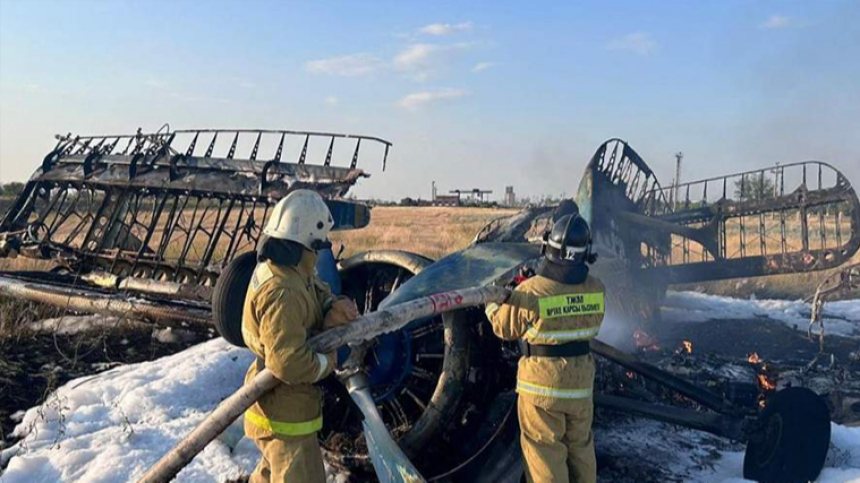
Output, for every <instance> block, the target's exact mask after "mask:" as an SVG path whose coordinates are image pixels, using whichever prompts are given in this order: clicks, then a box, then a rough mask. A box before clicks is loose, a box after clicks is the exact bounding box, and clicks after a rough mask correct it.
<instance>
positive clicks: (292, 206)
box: [263, 190, 334, 250]
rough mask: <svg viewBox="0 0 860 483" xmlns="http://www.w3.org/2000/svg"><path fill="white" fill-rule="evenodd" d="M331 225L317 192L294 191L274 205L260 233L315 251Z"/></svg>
mask: <svg viewBox="0 0 860 483" xmlns="http://www.w3.org/2000/svg"><path fill="white" fill-rule="evenodd" d="M333 226H334V220H332V217H331V212H330V211H329V209H328V206H326V204H325V201H324V200H323V198H322V196H320V195H319V193H317V192H316V191H311V190H296V191H293V192H292V193H290V194H288V195H287V196H286V197H285V198H283V199H282V200H281V201H279V202H278V204H277V205H275V208H274V209H273V210H272V214H271V215H270V216H269V220H268V221H267V222H266V227H265V228H263V234H264V235H266V236H270V237H272V238H278V239H280V240H290V241H294V242H296V243H298V244H300V245H303V246H304V247H305V248H307V249H309V250H317V249H318V248H319V246H320V244H321V243H322V242H324V241H326V237H328V232H329V231H331V229H332V227H333Z"/></svg>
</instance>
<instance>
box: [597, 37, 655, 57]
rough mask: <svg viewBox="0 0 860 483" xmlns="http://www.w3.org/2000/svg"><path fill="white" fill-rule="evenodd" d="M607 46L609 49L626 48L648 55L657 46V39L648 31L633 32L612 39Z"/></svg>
mask: <svg viewBox="0 0 860 483" xmlns="http://www.w3.org/2000/svg"><path fill="white" fill-rule="evenodd" d="M606 48H607V49H609V50H626V51H629V52H634V53H637V54H639V55H648V54H650V53H651V52H653V51H654V49H656V48H657V41H656V40H654V38H653V37H652V36H651V34H650V33H648V32H633V33H631V34H627V35H625V36H624V37H621V38H617V39H615V40H612V41H610V42H609V43H608V44H607V45H606Z"/></svg>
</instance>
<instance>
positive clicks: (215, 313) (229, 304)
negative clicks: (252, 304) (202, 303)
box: [212, 252, 257, 347]
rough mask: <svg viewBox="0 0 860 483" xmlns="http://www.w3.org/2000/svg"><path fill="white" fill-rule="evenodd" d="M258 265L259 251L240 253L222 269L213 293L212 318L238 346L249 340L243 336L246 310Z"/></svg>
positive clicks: (220, 333)
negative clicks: (246, 300) (248, 295)
mask: <svg viewBox="0 0 860 483" xmlns="http://www.w3.org/2000/svg"><path fill="white" fill-rule="evenodd" d="M256 266H257V253H256V252H246V253H243V254H241V255H239V256H238V257H236V258H234V259H233V260H232V261H231V262H230V263H229V264H228V265H227V268H225V269H224V271H223V272H221V276H220V277H218V281H217V282H215V290H214V291H213V292H212V321H213V322H214V324H215V329H216V330H217V331H218V334H219V335H220V336H221V337H223V338H224V340H226V341H227V342H229V343H231V344H233V345H235V346H237V347H245V340H244V339H242V311H243V310H244V308H245V294H247V293H248V285H249V284H250V283H251V276H253V275H254V268H255V267H256Z"/></svg>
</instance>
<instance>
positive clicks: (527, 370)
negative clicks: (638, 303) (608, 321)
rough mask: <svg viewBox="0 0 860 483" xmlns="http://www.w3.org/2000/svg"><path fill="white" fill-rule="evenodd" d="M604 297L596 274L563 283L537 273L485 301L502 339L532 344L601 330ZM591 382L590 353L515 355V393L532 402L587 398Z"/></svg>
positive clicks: (547, 404) (556, 403)
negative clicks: (499, 300) (499, 299)
mask: <svg viewBox="0 0 860 483" xmlns="http://www.w3.org/2000/svg"><path fill="white" fill-rule="evenodd" d="M604 299H605V287H604V286H603V283H602V282H601V281H600V280H598V279H597V278H596V277H593V276H590V275H589V276H588V277H587V278H586V279H585V281H584V282H583V283H581V284H576V285H568V284H563V283H559V282H556V281H554V280H551V279H549V278H546V277H542V276H540V275H537V276H534V277H532V278H530V279H528V280H526V281H525V282H523V283H521V284H520V285H519V286H517V288H516V289H515V290H514V291H513V293H511V296H510V297H509V298H508V300H507V301H506V302H505V303H503V304H502V305H497V304H490V305H489V306H488V307H487V317H488V318H489V320H490V323H491V324H492V326H493V332H494V333H495V334H496V335H497V336H498V337H500V338H502V339H504V340H517V339H524V340H525V341H527V342H528V343H530V344H536V345H558V344H564V343H567V342H572V341H589V340H591V339H593V338H595V337H596V336H597V333H598V332H599V331H600V325H601V323H602V322H603V314H604V312H605V300H604ZM593 386H594V359H593V357H592V356H591V355H585V356H579V357H534V356H533V357H522V358H520V361H519V365H518V368H517V393H518V394H519V395H520V397H522V398H524V399H526V400H528V401H529V402H530V403H532V404H534V405H536V406H539V407H542V408H545V409H548V410H553V409H559V408H560V406H563V405H567V404H568V403H569V402H571V401H580V400H588V401H590V400H591V396H592V387H593Z"/></svg>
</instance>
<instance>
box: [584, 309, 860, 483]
mask: <svg viewBox="0 0 860 483" xmlns="http://www.w3.org/2000/svg"><path fill="white" fill-rule="evenodd" d="M648 330H649V334H650V336H651V337H652V338H653V340H652V342H655V344H654V345H651V346H646V347H641V348H639V349H637V350H638V354H639V356H640V357H641V358H642V359H644V360H646V361H648V362H650V363H653V364H655V365H658V366H660V367H662V368H665V369H667V370H670V371H671V372H674V373H679V374H683V375H684V376H685V378H687V379H688V380H693V381H695V382H697V383H698V384H700V385H707V386H709V387H712V389H714V390H716V391H717V392H722V393H723V394H724V395H725V396H727V397H729V399H732V400H733V401H735V402H737V403H739V404H745V405H747V406H749V405H750V404H751V403H752V402H754V401H755V400H754V399H753V400H750V399H747V400H741V399H743V398H737V397H736V396H733V395H730V394H728V393H726V392H723V391H721V390H720V386H719V382H715V381H716V379H715V378H714V377H713V375H714V374H715V373H720V372H722V373H732V372H733V371H732V370H731V368H737V367H749V368H750V373H749V375H748V377H751V378H752V380H754V377H755V374H768V376H769V379H770V380H772V381H773V382H774V383H775V384H779V387H780V388H781V387H783V386H782V384H783V383H784V382H785V381H782V382H780V377H781V376H782V377H783V378H784V379H788V378H790V377H792V376H793V375H796V374H797V373H798V372H799V371H801V370H802V369H803V368H804V367H805V366H806V365H807V364H808V363H809V362H810V361H812V360H813V358H814V357H815V355H816V354H817V353H818V344H817V341H816V342H811V341H810V340H809V339H808V338H807V335H806V332H805V331H799V330H795V329H792V328H790V327H788V326H787V325H784V324H782V323H779V322H776V321H773V320H766V319H757V318H752V319H745V320H713V321H708V322H701V323H686V322H666V323H663V322H661V323H659V324H656V325H655V327H653V328H649V329H648ZM684 341H688V342H690V343H691V344H692V353H689V352H687V351H686V350H685V348H684ZM858 349H860V346H858V342H857V340H856V339H849V338H845V337H839V336H827V337H826V339H825V350H826V351H828V352H831V353H833V354H834V355H835V360H836V366H835V367H834V368H833V369H828V368H825V367H822V366H819V367H820V369H819V370H818V371H814V372H813V374H814V375H815V376H814V377H815V378H816V379H817V382H819V383H821V382H822V381H824V382H823V384H824V385H825V386H826V385H828V384H832V388H833V390H834V392H838V391H842V390H845V391H846V392H848V393H851V392H854V393H855V394H856V393H857V392H858V389H860V383H858V381H856V380H853V379H854V378H851V377H849V378H848V380H846V378H845V373H849V374H853V373H856V372H858V371H860V362H857V361H856V360H855V359H856V354H853V353H856V351H858ZM752 353H756V354H757V355H758V356H759V357H760V359H761V361H762V362H761V363H757V364H750V363H749V361H748V358H749V355H750V354H752ZM828 361H829V359H828ZM604 367H605V366H604ZM763 369H764V370H763ZM734 372H737V371H736V370H735V371H734ZM601 376H603V379H604V381H603V383H602V384H604V385H606V384H607V382H606V380H609V381H610V382H609V383H608V384H610V385H611V384H613V382H612V381H613V377H616V375H607V374H606V371H605V370H603V371H601V372H600V373H599V375H598V385H600V384H601V382H600V378H601ZM740 379H743V378H739V379H738V380H732V379H731V378H729V379H725V381H731V382H745V383H748V382H749V380H740ZM750 385H751V386H752V387H753V389H754V391H755V390H756V389H757V393H758V397H759V398H764V397H766V396H767V395H768V394H770V393H769V392H768V391H766V390H764V389H763V388H762V387H761V386H758V387H757V388H756V385H755V384H754V383H753V384H750ZM818 389H820V386H819V388H818ZM818 392H819V393H822V391H820V390H819V391H818ZM753 397H755V396H754V395H753ZM827 400H828V403H831V401H830V399H827ZM666 402H668V401H666ZM676 402H677V401H672V403H676ZM682 405H685V404H684V403H682ZM830 405H831V408H832V410H831V412H832V415H833V417H834V419H835V420H837V422H840V423H843V424H851V423H854V422H856V421H858V420H860V414H857V413H853V412H852V411H850V410H847V411H846V410H844V408H843V410H841V411H840V410H839V409H838V408H836V409H834V407H835V406H834V405H833V404H830ZM689 406H691V407H695V405H694V404H692V403H691V404H690V405H689ZM595 445H596V450H597V457H598V466H599V468H600V469H599V478H598V479H599V481H601V482H613V483H633V482H645V483H658V482H660V483H663V482H683V481H689V480H690V479H691V477H692V476H693V475H694V474H695V473H696V472H698V471H701V470H702V469H708V468H712V467H714V465H715V464H716V462H717V461H718V460H719V458H720V453H721V452H722V451H727V450H731V451H743V449H744V445H743V444H741V443H736V442H732V441H729V440H727V439H725V438H722V437H718V436H713V435H710V434H707V433H703V432H700V431H693V430H689V429H686V428H683V427H679V426H675V425H671V424H664V423H658V422H655V421H650V420H647V419H643V418H638V417H631V416H626V415H623V414H619V413H616V412H612V411H606V410H600V409H598V410H597V412H596V415H595Z"/></svg>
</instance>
